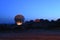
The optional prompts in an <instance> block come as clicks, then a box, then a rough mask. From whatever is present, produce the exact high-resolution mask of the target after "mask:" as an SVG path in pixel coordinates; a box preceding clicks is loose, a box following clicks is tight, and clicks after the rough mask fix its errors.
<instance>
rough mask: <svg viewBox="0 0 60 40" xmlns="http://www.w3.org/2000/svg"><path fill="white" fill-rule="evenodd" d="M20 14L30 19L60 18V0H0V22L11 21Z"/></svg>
mask: <svg viewBox="0 0 60 40" xmlns="http://www.w3.org/2000/svg"><path fill="white" fill-rule="evenodd" d="M17 14H22V15H24V16H25V19H26V20H30V19H36V18H39V19H49V20H51V19H54V20H55V19H58V18H60V0H0V19H1V20H0V23H13V22H14V16H15V15H17Z"/></svg>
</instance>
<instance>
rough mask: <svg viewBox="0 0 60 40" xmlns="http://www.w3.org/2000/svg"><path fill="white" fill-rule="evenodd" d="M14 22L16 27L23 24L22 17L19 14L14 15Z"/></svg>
mask: <svg viewBox="0 0 60 40" xmlns="http://www.w3.org/2000/svg"><path fill="white" fill-rule="evenodd" d="M14 20H15V23H16V24H17V25H22V24H23V23H24V16H23V15H20V14H19V15H16V16H15V18H14Z"/></svg>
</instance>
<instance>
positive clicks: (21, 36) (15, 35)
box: [0, 30, 60, 40]
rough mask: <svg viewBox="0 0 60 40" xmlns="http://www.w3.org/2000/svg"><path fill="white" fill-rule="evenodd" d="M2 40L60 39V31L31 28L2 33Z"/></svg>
mask: <svg viewBox="0 0 60 40" xmlns="http://www.w3.org/2000/svg"><path fill="white" fill-rule="evenodd" d="M0 40H60V31H59V30H58V31H47V30H29V31H23V32H22V31H21V32H10V33H0Z"/></svg>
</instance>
